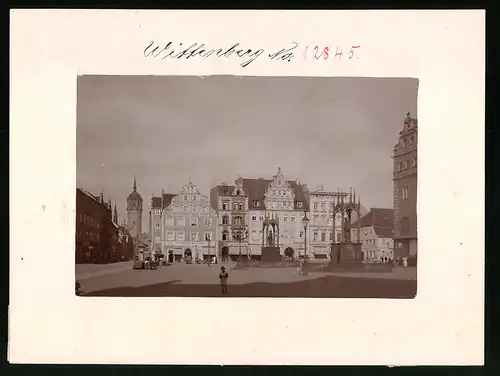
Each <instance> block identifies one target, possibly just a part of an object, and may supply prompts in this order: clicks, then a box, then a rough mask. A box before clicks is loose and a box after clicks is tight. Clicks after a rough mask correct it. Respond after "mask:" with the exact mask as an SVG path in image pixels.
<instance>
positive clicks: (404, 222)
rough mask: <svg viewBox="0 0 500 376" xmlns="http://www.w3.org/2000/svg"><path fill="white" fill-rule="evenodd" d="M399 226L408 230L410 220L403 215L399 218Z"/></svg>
mask: <svg viewBox="0 0 500 376" xmlns="http://www.w3.org/2000/svg"><path fill="white" fill-rule="evenodd" d="M401 227H402V228H403V230H408V229H409V228H410V220H409V219H408V217H404V218H403V219H402V220H401Z"/></svg>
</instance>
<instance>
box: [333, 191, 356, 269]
mask: <svg viewBox="0 0 500 376" xmlns="http://www.w3.org/2000/svg"><path fill="white" fill-rule="evenodd" d="M344 196H347V194H344V192H343V191H339V192H338V194H337V196H336V197H335V202H334V206H333V234H334V235H335V234H336V231H337V229H336V221H335V218H336V216H337V214H338V213H340V214H341V218H342V220H341V225H340V226H341V231H340V237H339V239H337V241H336V242H332V246H331V258H330V260H331V261H330V265H332V266H335V265H346V264H350V265H361V264H362V261H363V252H362V251H361V240H360V235H361V231H360V222H361V221H360V219H361V200H360V198H359V196H358V202H356V191H354V196H353V191H352V188H351V189H349V201H348V202H346V201H345V200H344ZM352 213H356V214H357V220H358V221H357V222H358V225H357V230H358V231H357V239H356V240H357V241H356V242H354V241H353V239H352V236H351V235H352V234H351V223H352Z"/></svg>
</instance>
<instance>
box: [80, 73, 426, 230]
mask: <svg viewBox="0 0 500 376" xmlns="http://www.w3.org/2000/svg"><path fill="white" fill-rule="evenodd" d="M417 90H418V80H417V79H412V78H330V77H326V78H323V77H236V76H206V77H203V78H201V77H197V76H80V77H79V78H78V104H77V107H78V109H77V130H76V161H77V174H76V176H77V184H76V185H77V187H79V188H83V189H85V190H88V191H90V192H92V193H94V194H96V195H99V194H100V192H101V189H102V190H103V191H104V197H105V200H106V201H107V200H108V199H109V197H111V198H112V201H113V202H115V201H116V202H117V207H118V215H119V220H120V222H121V221H122V219H123V218H124V217H125V215H126V211H125V210H126V198H127V196H128V194H129V193H130V192H131V191H132V185H133V179H134V174H136V175H137V190H138V192H139V193H140V194H141V195H142V196H143V199H144V214H143V231H147V217H148V215H147V211H148V210H149V205H150V199H151V196H152V194H153V193H154V194H155V195H158V196H159V195H160V194H161V190H162V188H163V189H164V190H165V193H178V192H179V191H180V189H181V187H182V185H184V184H185V183H186V182H187V181H188V179H189V177H191V178H192V181H193V183H194V184H196V185H197V186H198V188H199V189H200V190H201V192H202V193H203V194H205V195H207V196H208V195H209V190H210V188H211V187H212V186H214V185H216V184H219V183H221V182H222V181H224V182H226V183H228V184H232V183H233V182H234V180H235V178H236V177H238V176H239V175H241V176H243V177H248V178H252V177H253V178H257V177H260V176H261V177H264V178H266V179H271V178H272V176H273V175H274V174H275V173H276V171H277V166H281V169H282V172H283V174H284V175H285V177H286V178H287V179H288V180H295V179H296V178H299V180H300V181H301V182H302V183H305V184H307V185H308V186H309V188H310V189H314V188H315V187H316V186H317V185H318V184H323V185H324V188H325V189H331V190H337V188H343V189H344V190H345V189H347V190H348V189H349V187H350V186H352V187H355V188H356V193H357V194H359V195H360V196H361V203H362V205H363V206H364V207H365V208H366V209H368V210H369V209H370V208H371V207H381V208H392V207H393V202H392V200H393V187H392V170H393V164H392V159H391V155H392V150H393V147H394V145H395V144H396V142H397V139H398V132H399V131H400V130H401V129H402V127H403V121H404V119H405V113H406V112H408V111H409V112H410V113H411V115H412V117H416V114H417Z"/></svg>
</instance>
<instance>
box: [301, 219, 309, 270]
mask: <svg viewBox="0 0 500 376" xmlns="http://www.w3.org/2000/svg"><path fill="white" fill-rule="evenodd" d="M308 224H309V218H307V212H306V211H305V212H304V218H302V225H303V226H304V275H307V225H308Z"/></svg>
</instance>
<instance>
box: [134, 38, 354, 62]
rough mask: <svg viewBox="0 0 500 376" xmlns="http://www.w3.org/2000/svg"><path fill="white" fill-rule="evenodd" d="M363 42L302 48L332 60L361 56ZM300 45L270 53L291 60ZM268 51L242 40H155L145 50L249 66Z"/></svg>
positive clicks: (305, 53) (147, 53)
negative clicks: (224, 43) (214, 43)
mask: <svg viewBox="0 0 500 376" xmlns="http://www.w3.org/2000/svg"><path fill="white" fill-rule="evenodd" d="M359 48H360V46H351V47H350V48H347V49H344V48H343V47H342V46H335V47H334V48H332V47H331V46H314V47H311V46H306V47H305V48H304V50H303V52H302V57H303V58H304V60H328V59H336V60H342V59H349V60H351V59H359V53H358V51H359ZM298 49H299V44H298V43H297V42H292V43H291V46H288V47H285V48H281V49H279V50H277V51H275V52H272V53H269V54H268V55H267V56H268V57H269V59H271V60H274V61H286V62H290V61H292V59H293V58H294V57H295V52H296V51H297V50H298ZM263 53H264V49H262V48H257V49H252V48H242V47H241V46H240V43H234V44H233V45H232V46H230V47H227V48H209V47H206V46H205V44H204V43H201V44H199V43H192V44H191V45H189V46H187V47H186V45H184V44H183V43H178V44H175V43H174V42H171V41H170V42H168V43H166V44H159V43H156V42H155V41H149V42H148V43H147V45H146V47H145V48H144V51H143V54H144V57H146V58H156V59H160V60H165V59H177V60H180V59H185V60H188V59H191V58H203V59H206V58H209V57H217V58H231V57H232V58H238V59H239V60H240V61H241V62H240V65H241V66H242V67H243V68H245V67H247V66H249V65H250V64H251V63H253V62H254V61H255V60H257V59H258V58H259V57H260V56H261V55H262V54H263Z"/></svg>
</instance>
